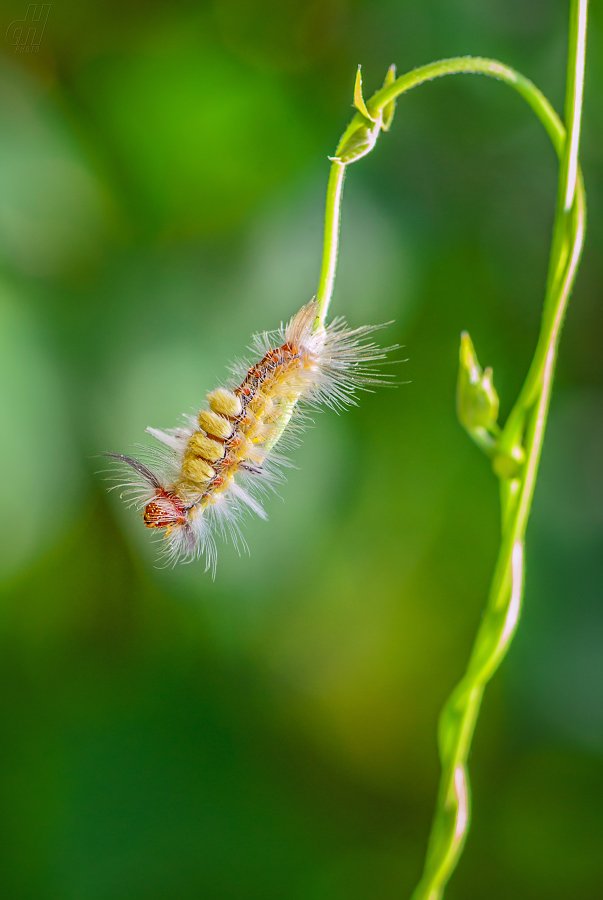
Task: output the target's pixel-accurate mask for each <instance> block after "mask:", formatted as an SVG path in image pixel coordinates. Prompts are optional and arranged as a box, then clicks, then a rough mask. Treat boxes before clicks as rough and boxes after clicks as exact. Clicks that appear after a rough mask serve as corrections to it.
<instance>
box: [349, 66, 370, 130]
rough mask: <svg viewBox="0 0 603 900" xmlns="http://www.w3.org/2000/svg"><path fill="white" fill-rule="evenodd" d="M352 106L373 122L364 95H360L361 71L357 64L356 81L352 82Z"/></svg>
mask: <svg viewBox="0 0 603 900" xmlns="http://www.w3.org/2000/svg"><path fill="white" fill-rule="evenodd" d="M354 106H355V107H356V109H357V110H358V112H361V113H362V115H363V116H364V117H365V118H367V119H368V120H369V122H374V121H375V117H374V116H372V115H371V114H370V112H369V111H368V109H367V108H366V103H365V102H364V97H363V96H362V73H361V70H360V66H358V71H357V72H356V83H355V84H354Z"/></svg>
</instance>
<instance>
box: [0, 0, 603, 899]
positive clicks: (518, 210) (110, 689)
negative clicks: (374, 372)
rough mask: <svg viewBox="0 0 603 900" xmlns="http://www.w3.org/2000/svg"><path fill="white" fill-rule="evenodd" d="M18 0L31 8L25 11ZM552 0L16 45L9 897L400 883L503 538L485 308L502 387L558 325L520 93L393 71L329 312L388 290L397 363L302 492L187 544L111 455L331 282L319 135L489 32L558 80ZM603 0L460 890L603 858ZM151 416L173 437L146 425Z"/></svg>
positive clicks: (234, 894)
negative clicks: (438, 733)
mask: <svg viewBox="0 0 603 900" xmlns="http://www.w3.org/2000/svg"><path fill="white" fill-rule="evenodd" d="M27 7H28V4H27V2H26V0H18V2H17V0H14V2H13V0H11V2H10V3H5V4H4V5H3V7H2V22H1V23H0V24H1V25H2V29H0V30H2V31H3V33H4V30H8V36H9V37H10V35H11V31H10V29H11V27H12V25H11V23H14V22H15V21H17V20H22V19H24V18H25V16H26V13H27ZM566 18H567V4H566V3H565V2H559V0H548V2H546V0H531V2H530V3H529V4H526V3H521V2H519V0H484V2H478V0H423V2H422V3H417V2H411V0H396V2H393V0H374V2H359V0H293V2H287V3H284V2H282V0H280V2H279V0H215V2H202V3H198V2H197V3H192V2H182V0H176V2H172V3H168V2H166V0H155V2H150V3H146V4H145V3H141V2H133V0H125V2H121V3H117V2H114V0H113V2H105V3H99V2H94V0H86V2H79V3H75V2H56V3H55V2H53V3H52V5H51V8H50V13H49V16H48V20H47V23H46V27H45V30H44V34H43V37H42V39H41V41H40V44H39V49H38V51H37V52H33V51H31V50H30V51H22V50H20V49H19V47H15V46H13V45H11V43H10V41H9V40H5V41H3V43H2V60H1V63H0V135H1V136H0V259H1V265H2V269H1V278H0V422H1V426H0V427H1V429H2V441H1V443H0V460H1V472H2V513H1V515H0V546H1V551H0V553H1V559H0V586H1V594H0V732H1V733H0V833H1V834H0V860H1V861H0V894H1V895H2V897H3V898H6V900H21V898H23V900H25V898H27V900H29V898H32V900H55V898H57V900H59V898H60V900H164V898H169V900H192V898H208V900H256V898H257V900H273V898H274V900H369V898H370V900H374V898H378V900H389V898H392V900H393V898H398V897H407V896H408V895H409V894H410V892H411V889H412V887H413V885H414V883H415V882H416V881H417V879H418V877H419V874H420V871H421V867H422V860H423V855H424V849H425V843H426V838H427V834H428V829H429V822H430V818H431V814H432V810H433V806H434V798H435V793H436V788H437V781H438V774H439V768H438V761H437V756H436V745H435V730H436V720H437V713H438V710H439V708H440V707H441V705H442V703H443V701H444V699H445V697H446V695H447V694H448V692H449V690H450V689H451V687H452V685H453V684H454V682H455V680H456V679H458V677H459V676H460V674H461V672H462V669H463V666H464V664H465V661H466V659H467V655H468V652H469V649H470V646H471V643H472V640H473V635H474V633H475V630H476V626H477V624H478V622H479V619H480V613H481V610H482V608H483V605H484V600H485V596H486V593H487V589H488V583H489V578H490V574H491V571H492V567H493V563H494V559H495V554H496V550H497V540H498V524H497V517H498V501H497V486H496V481H495V478H494V476H493V475H492V474H491V472H490V471H489V466H488V462H487V460H486V459H485V458H484V457H482V456H481V455H480V453H479V451H478V450H477V449H476V448H475V447H474V446H473V445H472V444H471V442H470V441H469V439H468V438H467V436H466V435H465V434H464V433H463V432H462V430H461V428H460V426H459V425H458V424H457V421H456V418H455V409H454V392H455V379H456V366H457V354H458V340H459V333H460V331H461V330H462V329H463V328H467V329H468V330H469V331H470V333H471V335H472V337H473V339H474V342H475V345H476V348H477V352H478V355H479V357H480V361H481V362H482V364H484V365H486V364H488V365H493V366H494V371H495V378H496V384H497V386H498V389H499V393H500V395H501V401H502V411H503V415H506V413H507V412H508V410H509V408H510V405H511V403H512V401H513V399H514V398H515V396H516V394H517V391H518V389H519V387H520V384H521V381H522V379H523V377H524V375H525V372H526V369H527V366H528V363H529V359H530V357H531V353H532V351H533V348H534V344H535V339H536V334H537V330H538V324H539V316H540V308H541V302H542V294H543V284H544V279H545V272H546V263H547V255H548V244H549V237H550V231H551V224H552V213H553V208H554V193H555V179H556V162H555V158H554V154H553V151H552V149H551V147H550V146H549V144H548V140H547V138H546V136H545V134H544V131H543V129H542V127H541V126H540V125H539V123H538V122H537V121H536V120H535V118H534V117H533V116H532V115H531V114H530V112H529V110H528V108H527V106H525V104H523V102H522V101H521V100H520V99H519V98H518V97H516V96H515V95H514V94H513V93H512V92H511V91H510V90H509V89H508V88H506V87H504V86H503V85H500V84H498V83H496V82H491V81H489V80H487V79H481V78H469V77H463V78H460V77H457V78H455V79H447V80H443V81H439V82H436V83H433V84H429V85H426V86H424V87H422V88H420V89H418V90H417V91H414V92H412V93H411V94H409V95H408V96H407V97H405V98H403V99H402V100H401V101H400V102H399V103H398V110H397V114H396V120H395V123H394V127H393V130H392V132H391V133H390V134H388V135H384V136H383V137H382V138H381V139H380V141H379V144H378V147H377V149H376V150H375V152H374V153H373V154H371V155H370V156H369V157H367V158H365V159H363V160H362V161H361V162H359V163H358V164H357V165H354V166H353V167H352V168H350V170H349V172H348V179H347V184H346V191H345V198H344V209H343V223H342V233H341V238H342V249H341V256H340V268H339V276H338V284H337V288H336V295H335V299H334V303H333V313H334V314H345V315H346V316H347V317H348V320H349V322H350V324H351V325H353V326H357V325H362V324H366V323H375V322H383V321H388V320H390V319H393V320H395V324H393V325H392V326H391V327H389V329H388V330H387V333H386V336H384V338H383V340H385V341H387V342H389V343H393V342H396V341H398V342H399V343H401V344H404V345H405V350H404V351H403V355H405V356H408V362H406V363H404V365H403V366H401V367H400V372H401V375H400V380H401V381H404V382H407V383H405V384H403V385H402V386H400V387H399V388H398V389H397V390H395V391H384V390H383V391H378V392H377V393H375V394H367V395H365V396H363V397H362V400H361V403H360V406H359V407H358V408H356V409H353V410H352V411H351V412H348V413H345V414H344V415H341V416H337V415H335V414H332V413H326V414H324V415H321V416H320V417H319V418H318V420H317V422H316V426H315V427H314V428H313V429H312V430H311V431H309V432H308V434H307V436H306V438H305V440H304V444H303V446H302V447H301V448H300V449H299V450H297V451H295V452H294V462H295V464H296V465H297V466H298V467H299V469H298V470H293V471H292V472H291V474H290V476H289V480H288V483H287V484H286V485H285V486H284V488H283V489H282V497H283V500H284V502H283V500H280V499H278V498H273V499H271V500H270V501H269V503H268V511H269V515H270V520H269V522H268V523H264V522H260V521H253V522H249V523H248V525H247V527H246V530H245V536H246V539H247V540H248V542H249V546H250V548H251V556H250V557H247V556H243V557H242V558H239V557H238V556H237V555H236V553H235V552H234V551H233V550H232V548H230V547H224V548H220V556H219V565H218V574H217V578H216V580H215V582H212V580H211V578H210V577H209V576H208V575H206V574H204V572H203V567H202V565H201V564H193V565H190V566H182V567H179V568H176V569H174V570H160V569H157V568H155V566H154V551H153V547H152V545H151V542H150V537H151V536H150V534H149V533H148V532H147V531H145V529H144V528H142V526H141V521H140V519H139V518H138V516H137V515H136V514H135V513H134V512H133V511H129V512H128V511H127V510H125V509H124V508H122V504H121V502H120V500H119V497H118V496H117V495H116V494H115V493H113V494H108V493H107V491H106V487H107V486H106V483H105V481H104V480H103V478H104V476H103V475H102V474H99V470H102V469H103V468H104V464H103V463H102V460H99V458H98V454H100V453H101V452H102V451H104V450H114V451H120V452H128V450H130V449H131V447H132V445H133V444H135V443H136V442H139V441H145V438H144V428H145V427H146V426H147V425H154V426H157V427H169V426H172V425H174V424H175V423H176V421H177V419H178V417H179V415H180V414H181V413H182V412H184V411H189V410H191V408H195V407H198V406H199V404H200V403H201V402H202V400H203V398H204V395H205V392H206V391H207V390H209V389H211V388H212V387H214V386H215V385H216V384H217V383H219V381H220V380H221V379H222V378H223V376H224V373H225V371H226V364H227V363H228V361H229V360H231V359H232V358H233V357H235V356H237V355H240V354H242V353H243V352H244V351H245V347H246V345H247V343H248V342H249V339H250V336H251V334H252V333H253V332H254V331H258V330H263V329H266V328H273V327H275V326H276V325H278V323H279V322H280V321H281V319H285V318H287V317H289V316H290V315H291V314H293V313H294V312H295V311H296V310H297V309H298V308H299V307H300V306H301V304H302V303H305V302H307V301H308V300H309V299H310V297H311V296H312V294H313V293H314V291H315V288H316V283H317V277H318V271H319V265H320V252H321V241H322V235H321V223H322V216H323V202H324V194H325V188H326V180H327V174H328V159H327V156H328V155H329V153H332V152H333V150H334V148H335V146H336V143H337V140H338V138H339V135H340V134H341V132H342V131H343V129H344V127H345V125H346V124H347V122H348V120H349V118H350V117H351V115H352V109H351V95H352V87H353V80H354V74H355V68H356V65H357V64H358V63H362V65H363V73H364V82H365V88H366V93H367V94H370V93H371V92H372V91H373V90H374V89H376V88H377V87H378V86H379V85H380V84H381V82H382V79H383V77H384V74H385V71H386V69H387V67H388V66H389V64H390V63H392V62H395V63H396V64H397V66H398V70H399V72H403V71H406V70H407V69H410V68H412V67H414V66H417V65H420V64H423V63H426V62H429V61H431V60H433V59H436V58H438V57H442V56H453V55H459V54H479V55H488V56H494V57H498V58H500V59H502V60H504V61H505V62H507V63H509V64H510V65H513V66H516V67H518V68H519V69H521V70H522V71H523V72H524V73H525V74H526V75H528V76H529V77H531V78H532V79H533V80H534V81H536V83H537V84H538V85H539V86H540V87H541V88H542V89H543V90H544V91H545V93H547V94H548V96H549V97H550V99H551V100H552V102H553V103H554V104H555V106H556V107H557V109H562V106H563V89H564V77H565V75H564V67H565V47H566ZM602 36H603V22H602V17H601V8H600V6H596V5H593V8H592V14H591V27H590V38H589V40H590V44H589V60H588V71H587V83H586V105H585V119H584V136H583V150H582V162H583V168H584V171H585V179H586V186H587V191H588V197H589V214H590V220H589V232H588V240H587V249H586V253H585V256H584V260H583V267H582V269H581V272H580V275H579V279H578V284H577V288H576V291H575V295H574V297H573V300H572V303H571V305H570V311H569V315H568V319H567V323H566V327H565V331H564V334H563V341H562V348H561V355H560V360H559V371H558V376H557V381H556V387H555V396H554V401H553V406H552V411H551V418H550V431H549V433H548V435H547V442H546V448H545V452H544V458H543V464H542V470H541V479H540V482H539V485H538V490H537V494H536V499H535V508H534V514H533V518H532V521H531V524H530V528H529V534H528V549H527V566H528V568H527V584H526V600H525V612H524V616H523V620H522V623H521V627H520V630H519V632H518V635H517V639H516V641H515V643H514V645H513V647H512V649H511V651H510V653H509V656H508V658H507V659H506V661H505V663H504V666H503V668H502V670H501V672H500V673H499V674H498V675H497V676H496V677H495V679H494V681H493V683H492V684H491V685H490V687H489V688H488V691H487V695H486V699H485V702H484V706H483V710H482V714H481V718H480V722H479V726H478V731H477V734H476V739H475V745H474V750H473V753H472V756H471V772H472V780H473V787H474V820H473V829H472V832H471V835H470V839H469V842H468V845H467V848H466V853H465V855H464V857H463V859H462V861H461V863H460V865H459V868H458V871H457V873H456V875H455V876H454V879H453V881H452V882H451V884H450V887H449V890H448V893H447V897H449V898H450V900H455V898H458V900H460V898H463V900H472V898H475V900H477V898H480V900H482V898H484V897H488V898H490V900H498V898H500V900H503V898H505V900H506V898H509V897H513V898H521V900H524V898H525V900H532V898H534V900H536V898H541V897H543V896H546V897H547V898H548V900H555V898H564V900H565V898H568V897H578V896H579V897H580V898H581V900H589V898H598V897H600V896H601V893H602V885H603V854H602V853H601V845H602V843H603V816H602V813H601V808H602V800H603V654H602V652H601V647H602V646H603V604H602V603H601V599H602V597H601V594H602V592H601V584H602V582H603V577H602V576H603V562H602V558H603V554H602V553H601V550H602V546H603V468H602V454H603V353H602V352H601V337H602V334H603V328H602V326H603V304H602V303H601V287H600V286H601V284H603V272H602V268H603V264H602V260H601V255H600V250H599V248H600V246H601V240H602V209H601V204H602V199H603V167H602V162H603V151H602V149H601V148H602V147H603V128H602V116H601V107H602V100H601V96H602V87H603V56H602V53H601V49H602V48H601V43H602ZM149 442H150V439H149Z"/></svg>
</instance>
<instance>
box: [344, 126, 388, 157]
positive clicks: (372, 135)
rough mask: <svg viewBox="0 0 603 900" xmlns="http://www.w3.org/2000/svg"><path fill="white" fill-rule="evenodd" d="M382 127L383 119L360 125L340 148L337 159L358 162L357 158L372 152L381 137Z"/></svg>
mask: <svg viewBox="0 0 603 900" xmlns="http://www.w3.org/2000/svg"><path fill="white" fill-rule="evenodd" d="M380 129H381V120H380V119H379V121H377V122H375V123H374V124H373V125H370V126H369V125H360V126H359V127H358V128H357V129H356V131H354V133H353V134H351V135H350V137H349V138H348V139H347V141H346V142H345V144H344V145H343V147H341V148H340V149H339V153H338V154H337V157H336V159H338V160H340V162H342V163H345V164H346V165H347V164H348V163H352V162H356V160H357V159H361V157H363V156H366V154H367V153H370V152H371V150H372V149H373V147H374V146H375V144H376V143H377V138H378V137H379V131H380Z"/></svg>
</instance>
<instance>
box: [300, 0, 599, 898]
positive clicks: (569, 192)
mask: <svg viewBox="0 0 603 900" xmlns="http://www.w3.org/2000/svg"><path fill="white" fill-rule="evenodd" d="M586 10H587V0H571V7H570V40H569V52H568V76H567V98H566V113H565V117H566V126H567V139H566V128H565V127H564V125H563V123H562V122H561V121H560V119H559V117H558V116H557V114H556V112H555V111H554V110H553V108H552V106H551V105H550V103H549V102H548V100H547V99H546V97H544V95H543V94H542V93H541V92H540V91H539V90H538V88H536V86H535V85H534V84H532V82H531V81H529V79H527V78H525V77H524V76H523V75H521V74H519V73H518V72H516V71H514V70H513V69H511V68H509V67H508V66H505V65H504V64H503V63H500V62H497V61H496V60H490V59H483V58H481V57H462V58H456V59H448V60H441V61H439V62H435V63H431V64H430V65H427V66H423V67H421V68H419V69H416V70H414V71H413V72H409V73H408V74H406V75H403V76H402V77H400V78H398V79H397V80H396V81H394V82H393V83H391V84H389V85H387V86H386V87H383V88H382V89H381V90H380V91H378V92H377V93H376V94H375V95H374V96H373V97H372V98H371V99H370V100H369V101H368V103H367V104H366V108H367V110H368V112H369V115H370V116H371V118H372V119H375V121H376V120H377V117H378V116H379V115H380V114H381V113H382V112H383V109H384V107H385V106H386V105H387V104H388V103H391V102H392V101H394V100H395V99H396V98H397V97H399V96H400V95H401V94H403V93H405V92H406V91H408V90H410V89H411V88H413V87H416V86H418V85H419V84H422V83H424V82H425V81H429V80H432V79H434V78H438V77H441V76H443V75H453V74H460V73H466V74H481V75H487V76H489V77H491V78H495V79H498V80H500V81H503V82H505V83H506V84H509V85H510V86H511V87H513V88H514V89H515V90H516V91H518V93H519V94H521V96H522V97H523V98H524V99H525V100H526V101H527V103H528V104H529V105H530V107H531V108H532V110H533V111H534V112H535V113H536V115H537V116H538V118H539V119H540V121H541V122H542V124H543V125H544V127H545V129H546V131H547V133H548V135H549V137H550V138H551V141H552V143H553V146H554V147H555V150H556V152H557V154H558V156H559V160H560V166H559V182H558V194H557V205H556V212H555V221H554V226H553V239H552V248H551V256H550V264H549V273H548V278H547V286H546V292H545V302H544V308H543V316H542V324H541V331H540V335H539V339H538V343H537V346H536V351H535V354H534V359H533V361H532V364H531V366H530V370H529V372H528V375H527V378H526V382H525V384H524V386H523V388H522V390H521V392H520V395H519V397H518V399H517V402H516V403H515V405H514V407H513V409H512V411H511V413H510V415H509V418H508V420H507V423H506V425H505V427H504V429H503V431H502V434H501V435H500V437H499V439H498V449H499V452H501V453H511V452H512V451H513V449H514V448H522V449H523V452H524V455H525V462H524V464H523V466H522V467H521V469H520V470H519V471H518V473H517V475H516V477H513V478H501V480H500V487H501V520H502V529H501V530H502V540H501V546H500V550H499V554H498V559H497V562H496V567H495V570H494V575H493V580H492V586H491V590H490V594H489V599H488V603H487V607H486V610H485V613H484V616H483V618H482V621H481V624H480V627H479V629H478V633H477V636H476V639H475V643H474V646H473V650H472V653H471V656H470V659H469V663H468V666H467V670H466V672H465V675H464V676H463V678H462V679H461V681H460V682H459V684H458V685H457V687H456V688H455V689H454V691H453V692H452V694H451V696H450V698H449V700H448V701H447V703H446V704H445V706H444V709H443V711H442V714H441V716H440V721H439V726H438V745H439V752H440V760H441V764H442V775H441V780H440V788H439V793H438V800H437V806H436V810H435V814H434V819H433V825H432V830H431V835H430V840H429V847H428V852H427V859H426V863H425V869H424V872H423V876H422V879H421V881H420V883H419V885H418V887H417V888H416V890H415V892H414V894H413V900H439V898H440V897H441V896H442V893H443V890H444V887H445V885H446V883H447V881H448V879H449V878H450V875H451V874H452V872H453V870H454V868H455V866H456V863H457V861H458V858H459V856H460V853H461V852H462V848H463V845H464V842H465V840H466V837H467V833H468V829H469V821H470V799H469V782H468V772H467V758H468V754H469V749H470V746H471V740H472V737H473V732H474V729H475V723H476V720H477V716H478V713H479V708H480V703H481V699H482V696H483V691H484V688H485V685H486V684H487V682H488V680H489V679H490V678H491V677H492V675H493V674H494V672H495V671H496V669H497V668H498V666H499V664H500V662H501V660H502V658H503V657H504V655H505V653H506V652H507V649H508V647H509V644H510V641H511V639H512V637H513V634H514V632H515V629H516V626H517V622H518V619H519V613H520V608H521V601H522V592H523V569H524V537H525V531H526V526H527V522H528V517H529V513H530V507H531V502H532V496H533V492H534V485H535V481H536V475H537V472H538V465H539V461H540V454H541V450H542V443H543V439H544V431H545V426H546V420H547V415H548V408H549V402H550V396H551V389H552V383H553V375H554V369H555V361H556V355H557V346H558V342H559V336H560V331H561V326H562V323H563V317H564V314H565V310H566V307H567V302H568V300H569V297H570V294H571V290H572V286H573V282H574V279H575V275H576V271H577V267H578V263H579V259H580V253H581V250H582V245H583V241H584V231H585V220H586V201H585V194H584V187H583V183H582V177H581V174H580V169H579V166H578V147H579V134H580V117H581V116H580V112H581V104H582V85H583V77H584V56H585V43H586ZM368 124H370V122H369V120H367V118H366V117H365V116H364V115H363V114H362V113H357V114H356V116H355V117H354V118H353V120H352V122H351V123H350V125H349V126H348V128H347V129H346V131H345V133H344V135H343V136H342V138H341V141H340V143H339V146H338V148H337V151H336V154H335V158H334V161H333V166H332V168H331V175H330V178H329V184H328V188H327V213H326V222H325V244H324V254H323V263H322V269H321V275H320V281H319V287H318V292H317V300H318V303H319V312H318V316H317V320H316V328H320V327H323V326H324V322H325V318H326V316H327V313H328V309H329V304H330V301H331V297H332V293H333V285H334V277H335V269H336V263H337V248H338V233H339V220H340V207H341V199H342V189H343V179H344V175H345V168H346V165H345V164H344V163H343V162H342V161H341V160H340V159H339V154H340V153H343V152H344V149H345V148H346V147H349V146H350V141H351V139H352V138H353V137H354V135H355V133H356V132H358V131H359V129H362V128H364V129H366V128H367V126H368ZM347 164H348V165H349V164H350V162H348V163H347Z"/></svg>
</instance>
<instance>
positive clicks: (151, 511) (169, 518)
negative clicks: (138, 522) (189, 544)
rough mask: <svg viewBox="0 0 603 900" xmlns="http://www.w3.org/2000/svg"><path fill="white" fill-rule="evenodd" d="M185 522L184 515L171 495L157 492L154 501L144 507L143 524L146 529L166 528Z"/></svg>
mask: <svg viewBox="0 0 603 900" xmlns="http://www.w3.org/2000/svg"><path fill="white" fill-rule="evenodd" d="M185 522H186V513H185V511H184V509H183V508H182V506H181V505H180V503H179V502H178V500H177V499H176V497H174V495H173V494H168V493H166V492H165V491H161V492H159V491H158V492H157V495H156V496H155V499H154V500H151V502H150V503H147V505H146V507H145V510H144V524H145V525H146V526H147V528H167V527H169V526H170V525H183V524H184V523H185Z"/></svg>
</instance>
